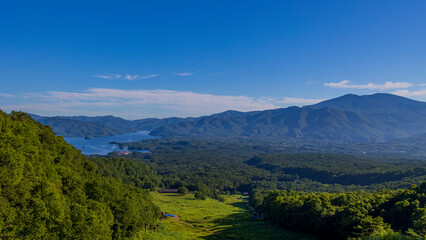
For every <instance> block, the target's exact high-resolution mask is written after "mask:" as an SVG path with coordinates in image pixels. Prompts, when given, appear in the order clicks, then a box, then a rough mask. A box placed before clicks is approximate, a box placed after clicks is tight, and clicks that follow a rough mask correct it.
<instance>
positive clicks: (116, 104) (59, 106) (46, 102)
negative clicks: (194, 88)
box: [1, 88, 323, 119]
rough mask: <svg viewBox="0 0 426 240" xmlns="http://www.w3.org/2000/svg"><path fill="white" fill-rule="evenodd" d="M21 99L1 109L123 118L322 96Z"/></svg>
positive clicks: (140, 93) (86, 93) (126, 93)
mask: <svg viewBox="0 0 426 240" xmlns="http://www.w3.org/2000/svg"><path fill="white" fill-rule="evenodd" d="M21 97H22V98H21V99H20V100H21V101H22V102H20V104H15V105H6V106H5V105H3V106H1V108H2V109H5V110H22V111H27V112H32V113H38V114H42V115H43V114H44V115H50V116H51V115H61V114H66V115H82V114H83V115H91V116H93V115H101V114H104V113H108V114H112V115H117V116H121V117H125V118H133V119H136V118H144V117H172V116H180V117H184V116H202V115H209V114H213V113H218V112H223V111H226V110H238V111H255V110H265V109H274V108H279V107H286V106H290V105H308V104H314V103H317V102H320V101H322V100H323V99H305V98H295V97H249V96H229V95H214V94H202V93H196V92H189V91H173V90H165V89H156V90H145V89H135V90H124V89H110V88H91V89H87V90H83V91H72V92H68V91H49V92H42V93H28V94H24V95H22V96H21Z"/></svg>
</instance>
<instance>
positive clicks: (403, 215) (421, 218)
mask: <svg viewBox="0 0 426 240" xmlns="http://www.w3.org/2000/svg"><path fill="white" fill-rule="evenodd" d="M250 202H251V204H252V205H253V206H255V208H256V209H257V211H258V212H262V213H264V214H265V217H266V218H267V219H268V220H270V221H272V222H274V223H277V224H279V225H280V226H282V227H284V228H286V229H289V230H293V231H298V232H304V233H309V234H313V235H315V236H319V237H321V238H322V239H347V238H348V237H368V236H376V237H377V236H382V237H383V238H385V236H387V237H388V238H389V239H403V236H402V235H401V233H404V234H405V235H406V236H408V237H406V238H409V236H411V238H412V239H424V238H425V237H426V182H424V183H422V184H421V185H420V186H416V185H412V186H411V187H410V188H409V189H405V190H402V189H401V190H393V191H391V190H382V191H380V192H375V193H368V192H363V191H359V192H347V193H306V192H296V191H291V190H290V191H288V190H286V191H269V192H262V191H255V192H253V193H252V195H251V199H250ZM393 232H396V233H393ZM391 236H393V238H391Z"/></svg>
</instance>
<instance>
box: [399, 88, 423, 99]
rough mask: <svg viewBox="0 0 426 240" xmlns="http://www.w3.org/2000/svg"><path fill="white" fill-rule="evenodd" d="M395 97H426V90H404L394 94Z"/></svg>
mask: <svg viewBox="0 0 426 240" xmlns="http://www.w3.org/2000/svg"><path fill="white" fill-rule="evenodd" d="M393 94H395V95H399V96H403V97H419V96H426V89H422V90H416V91H410V90H407V89H402V90H398V91H395V92H393Z"/></svg>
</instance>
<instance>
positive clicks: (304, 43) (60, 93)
mask: <svg viewBox="0 0 426 240" xmlns="http://www.w3.org/2000/svg"><path fill="white" fill-rule="evenodd" d="M3 6H4V7H3V8H1V9H0V32H2V34H1V35H0V83H1V85H2V87H1V89H0V109H2V110H4V111H11V110H21V111H25V112H30V113H33V114H38V115H42V116H57V115H67V116H71V115H73V116H76V115H86V116H102V115H113V116H118V117H122V118H125V119H140V118H148V117H159V118H164V117H175V116H177V117H190V116H194V117H195V116H202V115H209V114H213V113H218V112H223V111H226V110H237V111H253V110H265V109H273V108H280V107H288V106H293V105H296V106H304V105H310V104H314V103H317V102H319V101H322V100H325V99H330V98H335V97H339V96H342V95H345V94H348V93H352V94H357V95H366V94H373V93H376V92H383V93H391V94H396V95H399V96H404V97H408V98H411V99H414V100H420V101H426V66H425V63H426V47H425V44H424V43H425V42H426V32H425V31H422V30H421V29H425V27H426V18H424V17H423V15H424V12H426V3H425V2H424V1H409V2H401V1H374V2H371V1H345V2H341V1H323V2H317V1H304V2H300V1H285V2H284V1H283V2H272V1H266V2H265V1H261V2H260V1H244V4H242V2H239V1H233V2H229V1H214V2H199V1H185V2H179V3H177V2H175V1H156V2H155V3H145V2H142V3H134V2H130V1H124V2H123V1H120V2H118V1H105V2H102V4H98V3H87V2H83V1H73V2H72V3H70V4H65V3H62V2H56V1H43V2H42V3H35V2H33V1H24V2H21V1H20V2H7V3H4V4H3Z"/></svg>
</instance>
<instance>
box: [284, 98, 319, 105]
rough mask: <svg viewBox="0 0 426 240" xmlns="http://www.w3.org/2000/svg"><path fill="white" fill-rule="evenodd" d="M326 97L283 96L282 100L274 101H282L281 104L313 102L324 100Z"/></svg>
mask: <svg viewBox="0 0 426 240" xmlns="http://www.w3.org/2000/svg"><path fill="white" fill-rule="evenodd" d="M325 100H327V99H309V98H295V97H283V98H282V100H280V101H276V103H283V104H298V105H299V104H301V105H305V104H315V103H319V102H322V101H325Z"/></svg>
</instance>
